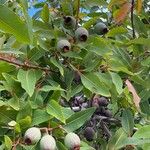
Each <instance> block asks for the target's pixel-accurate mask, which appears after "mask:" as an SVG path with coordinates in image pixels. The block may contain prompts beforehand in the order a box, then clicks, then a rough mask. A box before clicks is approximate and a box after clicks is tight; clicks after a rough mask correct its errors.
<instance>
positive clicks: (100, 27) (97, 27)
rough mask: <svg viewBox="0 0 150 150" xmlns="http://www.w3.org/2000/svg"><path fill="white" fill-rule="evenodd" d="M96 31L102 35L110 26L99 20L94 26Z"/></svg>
mask: <svg viewBox="0 0 150 150" xmlns="http://www.w3.org/2000/svg"><path fill="white" fill-rule="evenodd" d="M94 32H95V33H96V34H98V35H102V34H105V33H107V32H108V28H107V26H106V25H105V24H104V23H102V22H99V23H97V24H96V25H95V26H94Z"/></svg>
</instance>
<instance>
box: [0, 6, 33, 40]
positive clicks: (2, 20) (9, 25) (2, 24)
mask: <svg viewBox="0 0 150 150" xmlns="http://www.w3.org/2000/svg"><path fill="white" fill-rule="evenodd" d="M0 14H1V15H0V29H1V30H3V31H5V32H7V33H10V34H13V35H14V36H15V37H16V39H17V40H18V41H20V42H23V43H30V38H29V34H28V28H27V25H26V24H25V22H23V21H22V20H21V19H20V18H19V17H18V16H17V15H16V14H15V13H14V12H13V11H11V10H10V9H8V8H7V7H6V6H4V5H0Z"/></svg>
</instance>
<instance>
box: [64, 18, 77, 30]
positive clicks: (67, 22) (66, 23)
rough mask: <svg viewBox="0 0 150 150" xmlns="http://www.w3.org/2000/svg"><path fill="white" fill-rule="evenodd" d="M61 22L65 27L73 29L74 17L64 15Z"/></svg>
mask: <svg viewBox="0 0 150 150" xmlns="http://www.w3.org/2000/svg"><path fill="white" fill-rule="evenodd" d="M63 24H64V27H66V28H70V29H74V28H75V26H76V19H75V18H74V17H72V16H65V17H64V22H63Z"/></svg>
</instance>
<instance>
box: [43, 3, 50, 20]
mask: <svg viewBox="0 0 150 150" xmlns="http://www.w3.org/2000/svg"><path fill="white" fill-rule="evenodd" d="M41 18H42V20H43V21H44V22H45V23H48V22H49V8H48V4H47V3H46V4H45V5H44V6H43V9H42V11H41Z"/></svg>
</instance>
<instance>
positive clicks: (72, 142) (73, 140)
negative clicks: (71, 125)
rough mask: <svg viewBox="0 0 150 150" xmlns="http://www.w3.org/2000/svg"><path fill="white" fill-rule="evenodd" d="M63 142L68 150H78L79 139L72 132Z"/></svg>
mask: <svg viewBox="0 0 150 150" xmlns="http://www.w3.org/2000/svg"><path fill="white" fill-rule="evenodd" d="M64 142H65V145H66V147H67V148H68V149H70V150H74V149H76V150H79V149H80V138H79V136H78V135H77V134H75V133H73V132H70V133H68V134H67V135H66V136H65V139H64Z"/></svg>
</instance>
